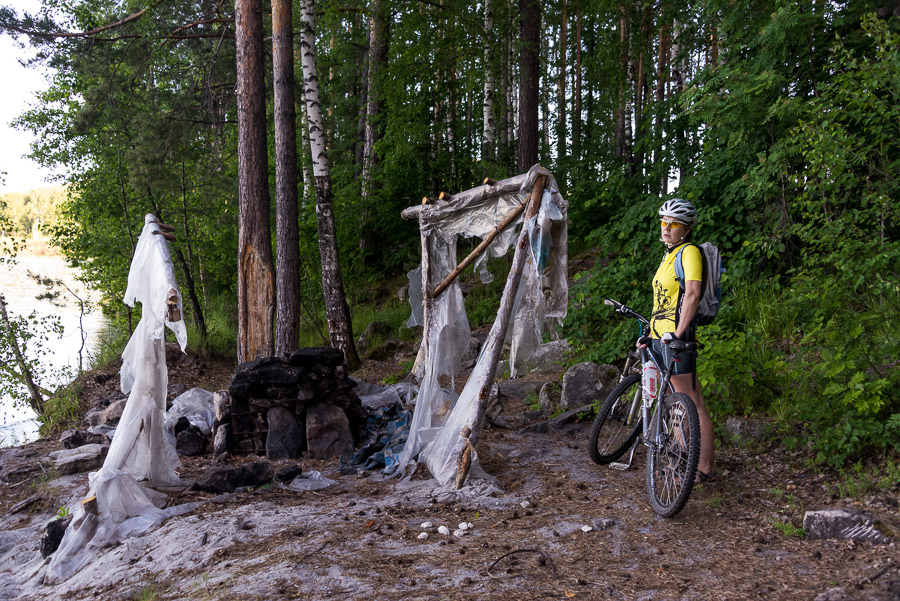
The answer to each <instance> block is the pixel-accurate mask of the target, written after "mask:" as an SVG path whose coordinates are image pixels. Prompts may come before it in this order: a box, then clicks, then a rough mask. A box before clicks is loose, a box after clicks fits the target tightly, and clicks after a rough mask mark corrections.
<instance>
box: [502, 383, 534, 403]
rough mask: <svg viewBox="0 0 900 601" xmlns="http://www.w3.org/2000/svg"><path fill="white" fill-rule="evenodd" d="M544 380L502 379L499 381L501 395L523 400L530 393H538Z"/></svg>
mask: <svg viewBox="0 0 900 601" xmlns="http://www.w3.org/2000/svg"><path fill="white" fill-rule="evenodd" d="M542 385H543V382H524V381H522V380H518V379H516V380H501V381H500V382H498V384H497V387H498V393H499V395H500V396H503V397H507V398H511V399H518V400H522V399H524V398H526V397H527V396H529V395H532V394H537V393H538V391H539V390H540V388H541V386H542Z"/></svg>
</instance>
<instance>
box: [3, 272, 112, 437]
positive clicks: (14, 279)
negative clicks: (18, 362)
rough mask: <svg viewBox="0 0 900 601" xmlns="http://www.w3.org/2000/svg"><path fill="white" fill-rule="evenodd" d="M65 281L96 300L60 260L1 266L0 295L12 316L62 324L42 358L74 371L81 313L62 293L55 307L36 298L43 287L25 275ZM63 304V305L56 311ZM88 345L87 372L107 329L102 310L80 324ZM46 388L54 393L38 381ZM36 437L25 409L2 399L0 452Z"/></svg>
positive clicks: (33, 423)
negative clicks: (33, 316) (59, 335)
mask: <svg viewBox="0 0 900 601" xmlns="http://www.w3.org/2000/svg"><path fill="white" fill-rule="evenodd" d="M29 271H31V272H32V273H35V274H40V275H41V276H44V277H51V278H54V279H60V280H63V281H64V282H66V284H68V286H69V287H70V288H72V290H74V291H75V292H76V293H77V294H78V296H80V297H81V298H82V299H84V298H91V300H94V301H97V300H99V298H96V297H97V295H93V297H92V295H90V294H89V293H88V292H87V291H86V290H85V287H84V285H83V284H81V283H79V282H77V281H76V279H75V273H73V272H72V270H70V269H69V268H68V267H67V266H66V263H65V261H64V260H63V259H62V258H59V257H22V258H19V259H17V261H16V264H14V265H9V264H0V292H2V293H3V295H4V296H5V297H6V302H7V305H8V307H7V310H8V312H9V313H10V316H12V315H18V316H27V315H28V314H30V313H31V312H32V311H35V312H36V313H37V314H38V316H40V317H43V316H48V315H56V316H58V317H59V319H60V322H61V323H62V325H63V328H64V331H63V336H62V338H51V339H50V340H49V341H47V342H46V343H45V346H46V350H47V352H46V353H45V354H44V355H43V356H42V357H40V360H41V362H42V364H43V365H45V366H46V367H49V368H51V369H52V368H59V367H63V366H66V365H68V366H72V367H73V368H74V369H75V370H77V369H78V349H79V348H80V347H81V332H80V330H79V327H78V319H79V314H80V309H79V305H78V302H77V301H76V300H75V299H74V298H73V297H72V296H71V295H69V293H68V292H66V291H63V293H62V295H61V296H60V298H59V300H58V301H56V304H54V303H51V302H50V301H49V300H36V299H35V297H36V296H37V295H39V294H41V293H42V292H45V291H46V288H44V287H43V286H41V285H40V284H38V283H37V282H35V281H34V280H33V279H32V278H30V277H28V272H29ZM60 305H61V306H60ZM83 324H84V329H85V333H86V334H87V341H86V343H85V348H84V351H82V354H83V357H84V367H85V369H87V368H88V367H89V362H88V354H89V353H90V352H92V351H93V350H94V348H95V347H96V343H97V338H98V336H99V334H100V332H101V331H102V330H103V328H104V326H105V320H104V318H103V315H102V313H101V312H100V309H99V308H97V309H94V310H93V311H92V312H90V313H87V314H85V316H84V319H83ZM40 384H42V385H43V386H44V387H45V388H53V386H54V384H56V383H54V382H40ZM37 438H38V423H37V421H36V420H35V414H34V412H33V411H32V410H31V409H30V408H29V407H18V406H14V405H13V403H12V399H10V398H9V397H8V396H2V397H0V447H6V446H12V445H18V444H23V443H25V442H30V441H32V440H36V439H37Z"/></svg>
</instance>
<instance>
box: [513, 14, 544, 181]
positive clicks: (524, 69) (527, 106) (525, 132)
mask: <svg viewBox="0 0 900 601" xmlns="http://www.w3.org/2000/svg"><path fill="white" fill-rule="evenodd" d="M519 16H520V19H521V43H522V52H521V63H520V67H519V69H520V73H519V136H518V138H519V139H518V150H519V152H518V155H517V156H518V172H519V173H524V172H526V171H528V170H529V169H530V168H531V166H532V165H534V164H535V163H537V158H538V87H539V85H538V84H539V82H540V64H539V63H540V60H539V59H540V55H539V50H540V26H541V5H540V3H539V1H538V0H519Z"/></svg>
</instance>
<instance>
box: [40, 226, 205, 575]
mask: <svg viewBox="0 0 900 601" xmlns="http://www.w3.org/2000/svg"><path fill="white" fill-rule="evenodd" d="M160 231H161V230H160V227H159V223H158V221H157V219H156V217H154V216H153V215H149V214H148V215H147V216H146V217H145V218H144V229H143V231H142V232H141V236H140V238H139V239H138V244H137V248H136V249H135V253H134V259H133V260H132V263H131V270H130V271H129V273H128V288H127V290H126V291H125V299H124V300H125V303H126V304H128V305H130V306H134V302H135V301H137V302H140V303H141V307H142V316H141V321H140V323H139V324H138V326H137V328H136V329H135V331H134V334H133V335H132V337H131V339H130V340H129V341H128V345H127V346H126V347H125V351H124V352H123V353H122V369H121V372H120V373H121V385H122V392H123V393H125V394H128V395H129V396H128V402H127V403H126V405H125V410H124V412H123V413H122V418H121V419H120V420H119V425H118V426H117V428H116V433H115V436H114V437H113V440H112V443H111V445H110V448H109V452H108V454H107V456H106V460H105V461H104V463H103V467H102V468H100V470H99V471H97V472H92V473H91V474H90V475H89V476H88V480H89V483H90V491H89V492H88V495H87V497H86V498H85V501H83V502H82V503H81V505H80V506H79V507H78V508H77V509H76V511H75V512H73V513H74V518H73V520H72V524H71V525H70V526H69V528H68V530H66V534H65V536H64V537H63V540H62V542H61V543H60V547H59V549H58V550H57V551H56V552H55V553H54V554H53V557H52V560H51V562H50V565H49V566H48V568H47V573H46V576H45V582H47V583H48V584H53V583H56V582H62V581H63V580H66V579H67V578H69V577H70V576H72V575H73V574H74V573H75V572H77V571H78V570H79V569H81V568H82V567H83V566H84V565H85V564H86V563H87V562H89V561H90V560H91V559H92V558H93V557H94V555H95V554H96V553H97V551H99V550H100V549H101V548H103V547H106V546H109V545H112V544H114V543H115V542H117V541H119V540H121V539H122V538H125V537H128V536H134V535H138V534H141V533H143V532H146V531H147V530H149V529H150V528H152V527H154V526H156V525H157V524H159V523H160V522H162V521H163V520H164V519H166V518H168V517H171V516H173V515H180V514H182V513H186V512H188V511H191V510H193V509H194V508H195V507H197V506H198V505H199V503H188V504H186V505H180V506H176V507H170V508H166V509H163V508H162V507H163V506H164V505H165V499H166V495H165V494H163V493H161V492H158V491H155V490H153V489H150V488H147V487H145V486H144V485H143V484H142V483H141V482H140V481H141V480H146V481H147V484H149V485H153V486H177V485H180V484H182V483H181V481H180V480H179V478H178V476H177V474H176V473H175V468H177V467H178V466H179V461H178V456H177V454H176V453H175V449H174V447H173V446H172V444H171V442H170V441H169V440H168V439H167V438H166V437H165V436H164V433H163V432H164V430H163V424H164V421H165V410H166V394H167V389H168V370H167V369H166V351H165V327H169V329H171V330H172V331H173V332H174V333H175V338H176V339H177V340H178V343H179V345H180V346H181V349H182V351H183V350H184V348H185V344H186V343H187V332H186V330H185V326H184V321H183V320H182V319H181V316H182V315H183V312H182V302H181V293H180V292H179V290H178V283H177V281H176V279H175V271H174V269H173V267H172V258H171V256H170V254H169V247H168V245H167V244H166V240H165V238H164V237H163V236H161V235H159V234H157V233H156V232H160ZM169 315H172V316H173V317H174V318H177V319H175V320H173V321H170V320H169V318H168V316H169ZM92 497H96V499H95V500H92Z"/></svg>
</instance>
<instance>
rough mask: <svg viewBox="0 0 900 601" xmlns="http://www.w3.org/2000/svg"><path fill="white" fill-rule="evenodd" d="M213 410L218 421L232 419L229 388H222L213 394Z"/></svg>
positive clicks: (220, 422) (219, 422) (223, 421)
mask: <svg viewBox="0 0 900 601" xmlns="http://www.w3.org/2000/svg"><path fill="white" fill-rule="evenodd" d="M213 411H214V412H215V415H216V423H217V424H222V423H225V422H227V421H229V420H230V419H231V395H230V394H228V391H227V390H220V391H218V392H216V393H215V394H213Z"/></svg>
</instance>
